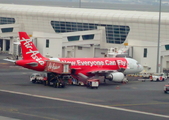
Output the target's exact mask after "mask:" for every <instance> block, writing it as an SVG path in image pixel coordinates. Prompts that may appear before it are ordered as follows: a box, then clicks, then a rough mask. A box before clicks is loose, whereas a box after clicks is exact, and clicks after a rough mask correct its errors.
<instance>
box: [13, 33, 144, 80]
mask: <svg viewBox="0 0 169 120" xmlns="http://www.w3.org/2000/svg"><path fill="white" fill-rule="evenodd" d="M19 38H20V44H21V49H22V57H23V59H22V60H16V61H15V60H13V61H12V62H15V64H16V65H19V66H22V67H24V68H28V69H32V70H36V71H44V69H45V66H46V60H57V61H61V62H68V63H71V69H72V75H74V76H81V77H88V78H90V77H93V76H105V78H108V79H109V80H111V81H114V82H122V81H123V79H124V75H125V74H134V73H139V72H141V71H142V70H143V67H142V66H141V65H140V64H139V63H138V62H137V61H136V60H134V59H132V58H46V57H44V56H42V55H41V54H40V53H39V51H38V50H37V48H36V47H35V45H34V43H33V42H32V40H31V39H30V37H29V36H28V35H27V33H26V32H19ZM10 61H11V60H10Z"/></svg>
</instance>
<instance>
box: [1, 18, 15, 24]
mask: <svg viewBox="0 0 169 120" xmlns="http://www.w3.org/2000/svg"><path fill="white" fill-rule="evenodd" d="M14 23H15V19H14V18H8V17H0V25H4V24H14Z"/></svg>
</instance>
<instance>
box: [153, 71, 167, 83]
mask: <svg viewBox="0 0 169 120" xmlns="http://www.w3.org/2000/svg"><path fill="white" fill-rule="evenodd" d="M165 80H167V75H166V74H165V73H156V74H152V76H150V81H165Z"/></svg>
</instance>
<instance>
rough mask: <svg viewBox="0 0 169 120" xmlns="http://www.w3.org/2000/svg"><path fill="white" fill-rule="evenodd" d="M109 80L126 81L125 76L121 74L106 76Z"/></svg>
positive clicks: (115, 73)
mask: <svg viewBox="0 0 169 120" xmlns="http://www.w3.org/2000/svg"><path fill="white" fill-rule="evenodd" d="M106 78H107V79H109V80H110V81H114V82H122V81H123V79H124V74H123V73H121V72H114V73H110V74H109V75H107V76H106Z"/></svg>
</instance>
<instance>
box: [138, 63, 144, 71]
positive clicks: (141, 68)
mask: <svg viewBox="0 0 169 120" xmlns="http://www.w3.org/2000/svg"><path fill="white" fill-rule="evenodd" d="M138 67H139V72H141V71H143V66H142V65H140V64H139V66H138Z"/></svg>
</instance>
